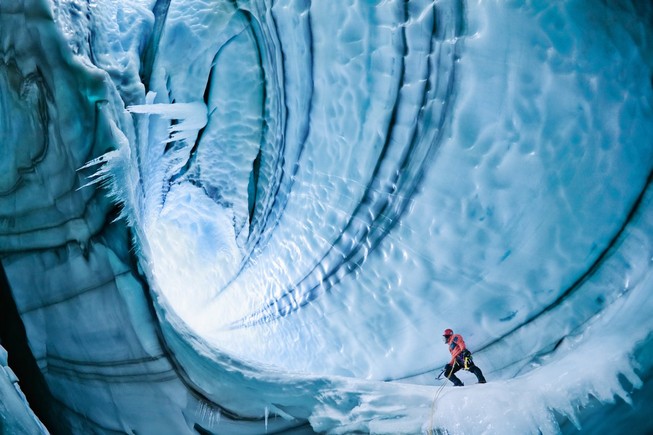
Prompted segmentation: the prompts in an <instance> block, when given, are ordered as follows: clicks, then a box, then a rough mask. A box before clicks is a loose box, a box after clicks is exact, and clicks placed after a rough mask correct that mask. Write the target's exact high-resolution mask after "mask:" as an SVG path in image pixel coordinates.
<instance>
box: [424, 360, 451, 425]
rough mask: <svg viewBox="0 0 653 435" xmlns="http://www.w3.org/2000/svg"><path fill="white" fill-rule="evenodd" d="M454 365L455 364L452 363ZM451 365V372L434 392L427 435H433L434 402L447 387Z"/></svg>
mask: <svg viewBox="0 0 653 435" xmlns="http://www.w3.org/2000/svg"><path fill="white" fill-rule="evenodd" d="M454 364H456V363H454ZM453 367H454V366H453V365H452V366H451V370H449V374H448V375H447V376H446V377H445V378H444V381H443V382H442V385H440V387H439V388H438V389H437V391H436V392H435V396H433V402H432V403H431V421H430V422H429V430H428V431H427V433H428V434H429V435H433V416H434V415H435V402H437V400H438V397H440V393H442V390H443V389H444V387H445V385H447V381H448V380H449V378H450V377H451V375H452V374H453ZM442 373H444V369H443V370H442ZM442 373H440V375H439V376H438V377H437V379H440V376H442Z"/></svg>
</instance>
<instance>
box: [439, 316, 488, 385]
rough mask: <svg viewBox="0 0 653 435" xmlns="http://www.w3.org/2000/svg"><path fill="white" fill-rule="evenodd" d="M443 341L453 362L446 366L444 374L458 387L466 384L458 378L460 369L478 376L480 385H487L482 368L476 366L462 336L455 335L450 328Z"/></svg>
mask: <svg viewBox="0 0 653 435" xmlns="http://www.w3.org/2000/svg"><path fill="white" fill-rule="evenodd" d="M442 338H443V340H444V342H445V343H447V345H448V346H449V352H451V362H449V364H447V365H446V366H444V370H443V373H444V375H445V376H446V377H447V379H449V380H450V381H451V382H453V384H454V385H455V386H456V387H462V386H463V385H464V384H463V383H462V381H461V380H460V379H458V378H457V377H456V375H455V374H454V373H456V372H457V371H458V370H460V369H464V370H467V371H470V372H472V373H474V374H475V375H476V378H477V379H478V383H479V384H484V383H485V377H484V376H483V372H482V371H481V369H480V368H478V367H476V365H474V361H473V360H472V353H471V352H470V351H469V350H467V348H466V347H465V341H464V340H463V337H462V336H461V335H460V334H454V333H453V331H452V330H451V329H449V328H447V329H445V330H444V334H443V336H442Z"/></svg>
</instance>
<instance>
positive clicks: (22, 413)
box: [0, 346, 47, 434]
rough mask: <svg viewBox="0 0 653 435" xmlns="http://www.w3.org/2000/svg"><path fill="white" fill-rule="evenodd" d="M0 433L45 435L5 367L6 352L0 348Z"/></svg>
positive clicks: (10, 373) (15, 380)
mask: <svg viewBox="0 0 653 435" xmlns="http://www.w3.org/2000/svg"><path fill="white" fill-rule="evenodd" d="M0 398H2V401H0V432H2V433H6V434H10V433H11V434H33V433H47V429H46V428H45V427H44V426H43V424H41V422H40V421H39V419H38V418H37V417H36V416H35V415H34V413H33V412H32V410H31V409H30V407H29V403H27V400H26V399H25V395H24V394H23V392H22V391H21V389H20V386H19V385H18V378H17V377H16V375H15V374H14V372H13V370H11V368H10V367H9V366H7V351H6V350H5V348H4V347H2V346H0Z"/></svg>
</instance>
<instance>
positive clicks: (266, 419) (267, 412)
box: [265, 406, 270, 433]
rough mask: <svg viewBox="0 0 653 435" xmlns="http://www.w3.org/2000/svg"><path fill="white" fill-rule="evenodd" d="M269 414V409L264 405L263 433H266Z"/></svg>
mask: <svg viewBox="0 0 653 435" xmlns="http://www.w3.org/2000/svg"><path fill="white" fill-rule="evenodd" d="M269 414H270V410H269V409H268V407H267V406H266V407H265V433H268V415H269Z"/></svg>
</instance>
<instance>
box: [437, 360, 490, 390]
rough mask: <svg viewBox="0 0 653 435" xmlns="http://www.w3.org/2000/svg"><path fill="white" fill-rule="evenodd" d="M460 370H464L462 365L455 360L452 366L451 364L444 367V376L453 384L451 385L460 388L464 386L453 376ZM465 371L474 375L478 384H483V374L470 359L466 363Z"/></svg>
mask: <svg viewBox="0 0 653 435" xmlns="http://www.w3.org/2000/svg"><path fill="white" fill-rule="evenodd" d="M462 368H464V367H463V363H462V362H460V361H458V360H457V359H456V361H454V363H453V366H452V365H451V364H447V365H446V366H444V375H445V376H446V377H447V379H449V380H450V381H451V382H453V384H454V385H455V386H456V387H462V386H463V385H464V384H463V381H461V380H460V379H458V377H457V376H456V375H455V374H454V373H456V372H457V371H458V370H460V369H462ZM465 370H468V371H470V372H472V373H474V374H475V375H476V379H478V383H479V384H484V383H485V377H484V376H483V372H482V371H481V369H479V368H478V367H477V366H476V365H475V364H474V362H473V361H472V360H471V358H470V359H469V362H468V363H467V368H466V369H465Z"/></svg>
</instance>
